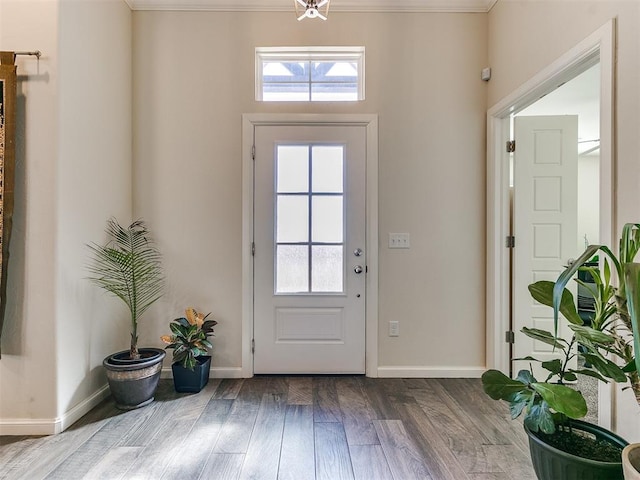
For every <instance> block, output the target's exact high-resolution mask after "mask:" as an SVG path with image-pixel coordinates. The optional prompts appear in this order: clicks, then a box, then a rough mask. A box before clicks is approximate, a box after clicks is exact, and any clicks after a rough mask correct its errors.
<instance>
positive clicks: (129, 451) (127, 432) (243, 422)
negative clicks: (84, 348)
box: [0, 376, 536, 480]
mask: <svg viewBox="0 0 640 480" xmlns="http://www.w3.org/2000/svg"><path fill="white" fill-rule="evenodd" d="M528 451H529V450H528V445H527V440H526V435H525V434H524V431H523V429H522V425H521V424H520V423H519V422H518V421H512V420H510V419H509V414H508V408H507V406H506V405H503V404H500V403H498V402H495V401H493V400H491V399H490V398H489V397H487V396H486V395H485V394H484V393H483V392H482V387H481V385H480V381H479V380H477V379H372V378H365V377H361V376H339V377H329V376H314V377H299V376H258V377H254V378H252V379H245V380H242V379H233V380H230V379H225V380H220V379H211V380H210V381H209V384H208V385H207V386H206V387H205V389H204V390H203V391H201V392H200V393H198V394H178V393H176V392H174V391H173V384H172V383H171V381H170V380H162V381H161V382H160V387H159V389H158V392H157V394H156V401H155V402H154V403H152V404H151V405H149V406H147V407H144V408H141V409H138V410H133V411H130V412H121V411H119V410H117V409H116V408H115V407H114V404H113V402H112V401H111V400H106V401H104V402H103V403H101V404H100V405H99V406H98V407H96V408H95V409H94V410H92V411H91V412H89V413H88V414H87V415H85V416H84V417H83V418H82V419H81V420H80V421H79V422H77V423H76V424H75V425H73V426H72V427H71V428H69V429H68V430H67V431H65V432H63V433H61V434H59V435H55V436H50V437H0V479H11V480H14V479H24V480H36V479H62V480H74V479H91V480H94V479H96V480H97V479H108V480H115V479H126V480H129V479H154V480H156V479H181V480H191V479H215V480H227V479H274V480H275V479H281V480H285V479H291V480H307V479H309V480H315V479H317V480H324V479H326V480H340V479H363V480H384V479H394V480H411V479H420V480H507V479H514V478H518V479H523V480H526V479H531V480H535V478H536V477H535V474H534V472H533V468H532V467H531V461H530V460H529V453H528Z"/></svg>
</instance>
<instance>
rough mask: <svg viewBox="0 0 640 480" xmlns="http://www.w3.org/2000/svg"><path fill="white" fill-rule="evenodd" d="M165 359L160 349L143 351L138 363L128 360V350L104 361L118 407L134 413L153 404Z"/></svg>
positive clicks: (144, 349) (110, 387)
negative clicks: (137, 409)
mask: <svg viewBox="0 0 640 480" xmlns="http://www.w3.org/2000/svg"><path fill="white" fill-rule="evenodd" d="M165 355H166V352H165V351H164V350H163V349H161V348H141V349H140V356H141V358H140V359H139V360H129V359H128V358H127V357H128V356H129V350H124V351H122V352H118V353H114V354H113V355H109V356H108V357H107V358H105V359H104V361H103V362H102V365H103V366H104V368H105V370H106V371H107V380H108V381H109V389H110V390H111V395H113V398H114V400H115V402H116V407H118V408H119V409H121V410H132V409H134V408H139V407H144V406H145V405H148V404H149V403H151V402H153V396H154V395H155V392H156V388H157V387H158V381H159V380H160V372H161V371H162V360H163V359H164V357H165Z"/></svg>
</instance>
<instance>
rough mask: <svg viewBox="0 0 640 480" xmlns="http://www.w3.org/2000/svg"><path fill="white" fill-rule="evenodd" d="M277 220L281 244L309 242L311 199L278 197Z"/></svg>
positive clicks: (305, 197) (304, 196)
mask: <svg viewBox="0 0 640 480" xmlns="http://www.w3.org/2000/svg"><path fill="white" fill-rule="evenodd" d="M276 219H277V221H276V224H277V235H276V239H277V241H278V242H279V243H300V242H308V241H309V227H308V222H309V220H308V219H309V199H308V197H307V196H306V195H278V211H277V215H276Z"/></svg>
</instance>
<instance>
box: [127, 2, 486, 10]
mask: <svg viewBox="0 0 640 480" xmlns="http://www.w3.org/2000/svg"><path fill="white" fill-rule="evenodd" d="M125 1H126V2H127V4H128V5H129V6H130V7H131V9H132V10H191V11H229V12H231V11H240V12H241V11H260V12H268V11H272V12H284V11H290V10H291V9H293V0H125ZM497 1H498V0H332V1H331V11H332V12H488V11H489V10H490V9H491V7H493V5H494V4H495V3H496V2H497Z"/></svg>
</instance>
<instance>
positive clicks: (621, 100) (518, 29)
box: [488, 0, 640, 441]
mask: <svg viewBox="0 0 640 480" xmlns="http://www.w3.org/2000/svg"><path fill="white" fill-rule="evenodd" d="M612 18H615V19H616V23H617V52H616V53H617V80H616V85H615V88H616V95H617V101H616V107H615V108H616V123H617V138H616V145H615V146H616V149H617V159H616V169H617V172H616V176H615V181H616V183H617V188H616V193H615V204H616V208H617V214H616V222H617V225H618V228H617V230H618V231H619V230H620V226H621V225H622V224H624V223H625V222H638V221H640V207H639V205H640V188H639V187H640V161H639V156H638V152H639V151H640V89H639V88H638V85H640V2H638V1H637V0H609V1H597V0H594V1H587V0H581V1H579V2H578V1H570V0H545V1H542V0H499V1H498V3H497V4H496V5H495V6H494V7H493V9H492V10H491V12H490V13H489V64H490V65H491V67H492V70H493V78H492V79H491V82H490V83H489V92H488V100H489V101H488V105H489V106H491V105H494V104H495V103H497V102H499V101H500V100H501V99H502V98H504V97H505V96H507V95H509V94H510V93H511V92H512V91H514V90H515V89H516V88H517V87H518V86H519V85H521V84H523V83H524V82H526V81H527V80H528V79H529V78H531V77H532V76H533V75H535V74H536V73H537V72H539V71H540V70H542V69H543V68H544V67H546V66H547V65H549V64H551V63H552V62H553V61H554V60H556V59H557V58H558V57H560V56H561V55H562V54H564V53H565V52H566V51H568V50H570V49H571V48H572V47H573V46H575V45H576V44H578V43H579V42H580V41H581V40H583V39H584V38H586V37H587V36H588V35H589V34H591V33H592V32H593V31H595V30H597V29H598V28H599V27H601V26H602V25H604V24H605V23H607V22H608V21H609V20H610V19H612ZM616 407H617V408H616V418H615V420H614V428H615V429H616V430H617V431H618V432H619V433H620V434H621V435H622V436H623V437H625V438H627V439H628V440H630V441H634V440H635V441H637V440H640V409H639V408H638V407H637V405H635V402H633V401H632V399H631V397H630V396H629V395H628V392H626V393H624V394H622V395H618V396H617V405H616Z"/></svg>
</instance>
